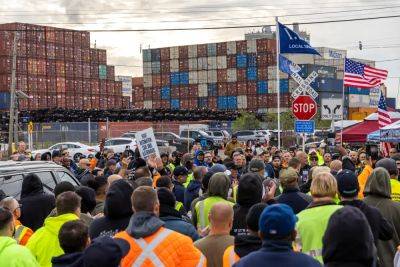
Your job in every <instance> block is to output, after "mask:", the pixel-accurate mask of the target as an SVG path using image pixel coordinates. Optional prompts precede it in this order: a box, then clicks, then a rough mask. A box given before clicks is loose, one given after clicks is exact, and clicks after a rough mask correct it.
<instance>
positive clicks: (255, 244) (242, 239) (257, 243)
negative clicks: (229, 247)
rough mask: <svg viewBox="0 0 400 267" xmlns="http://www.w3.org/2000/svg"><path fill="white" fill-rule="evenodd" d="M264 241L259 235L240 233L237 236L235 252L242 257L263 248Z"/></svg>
mask: <svg viewBox="0 0 400 267" xmlns="http://www.w3.org/2000/svg"><path fill="white" fill-rule="evenodd" d="M261 246H262V241H261V239H260V238H259V237H258V236H253V235H238V236H235V246H234V247H235V249H234V250H235V253H236V255H238V256H239V257H240V258H243V257H244V256H247V255H248V254H250V253H251V252H254V251H257V250H259V249H260V248H261Z"/></svg>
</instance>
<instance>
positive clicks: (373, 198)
mask: <svg viewBox="0 0 400 267" xmlns="http://www.w3.org/2000/svg"><path fill="white" fill-rule="evenodd" d="M391 193H392V189H391V186H390V176H389V173H388V172H387V170H386V169H384V168H376V169H374V171H373V172H372V174H371V175H370V176H369V177H368V180H367V184H366V185H365V189H364V195H365V196H366V197H365V198H364V202H365V203H367V204H368V205H370V206H372V207H376V208H377V209H378V210H379V211H380V212H381V214H382V215H383V217H384V218H385V219H386V220H387V221H388V222H389V223H390V224H392V226H393V229H394V232H393V238H392V239H391V240H389V241H382V240H379V241H378V247H377V248H378V258H379V264H380V265H379V266H393V259H394V255H395V253H396V248H397V246H398V245H399V244H400V238H399V237H400V203H399V202H395V201H392V200H391V197H390V196H391Z"/></svg>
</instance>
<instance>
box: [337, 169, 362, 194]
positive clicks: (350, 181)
mask: <svg viewBox="0 0 400 267" xmlns="http://www.w3.org/2000/svg"><path fill="white" fill-rule="evenodd" d="M336 180H337V184H338V190H339V193H340V195H341V196H343V197H355V196H357V194H358V191H359V190H360V186H359V184H358V179H357V176H356V174H355V173H354V172H352V171H350V170H342V171H340V172H339V173H338V174H337V175H336Z"/></svg>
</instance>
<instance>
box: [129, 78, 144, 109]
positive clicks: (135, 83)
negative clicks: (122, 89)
mask: <svg viewBox="0 0 400 267" xmlns="http://www.w3.org/2000/svg"><path fill="white" fill-rule="evenodd" d="M131 106H132V108H135V109H142V108H144V89H143V77H134V78H132V105H131Z"/></svg>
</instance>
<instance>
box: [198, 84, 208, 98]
mask: <svg viewBox="0 0 400 267" xmlns="http://www.w3.org/2000/svg"><path fill="white" fill-rule="evenodd" d="M198 90H199V97H207V96H208V91H207V84H206V83H200V84H199V86H198Z"/></svg>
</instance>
